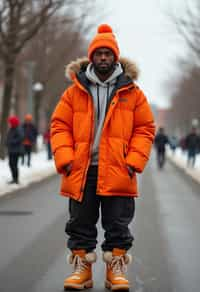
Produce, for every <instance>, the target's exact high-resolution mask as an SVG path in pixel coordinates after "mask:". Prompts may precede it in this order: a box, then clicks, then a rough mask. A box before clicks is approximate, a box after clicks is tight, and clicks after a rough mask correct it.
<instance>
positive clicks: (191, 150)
mask: <svg viewBox="0 0 200 292" xmlns="http://www.w3.org/2000/svg"><path fill="white" fill-rule="evenodd" d="M185 147H186V150H187V166H191V167H194V166H195V162H196V155H197V152H198V150H199V147H200V136H199V135H198V134H197V129H196V127H192V129H191V132H190V133H189V134H188V135H187V136H186V138H185Z"/></svg>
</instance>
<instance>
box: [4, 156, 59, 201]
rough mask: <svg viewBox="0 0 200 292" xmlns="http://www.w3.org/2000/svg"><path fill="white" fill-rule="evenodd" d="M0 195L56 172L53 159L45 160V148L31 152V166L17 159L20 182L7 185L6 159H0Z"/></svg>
mask: <svg viewBox="0 0 200 292" xmlns="http://www.w3.org/2000/svg"><path fill="white" fill-rule="evenodd" d="M0 173H1V175H0V197H1V196H3V195H5V194H7V193H10V192H13V191H16V190H19V189H23V188H25V187H27V186H28V185H30V184H31V183H33V182H37V181H41V180H42V179H44V178H46V177H48V176H51V175H53V174H55V173H56V170H55V166H54V162H53V159H52V160H47V154H46V151H45V150H42V151H40V152H39V153H33V154H32V161H31V167H27V166H24V165H21V159H19V181H20V183H19V184H18V185H17V184H13V185H9V184H7V182H8V181H9V180H11V175H10V170H9V166H8V161H7V159H6V160H0Z"/></svg>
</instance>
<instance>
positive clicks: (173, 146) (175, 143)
mask: <svg viewBox="0 0 200 292" xmlns="http://www.w3.org/2000/svg"><path fill="white" fill-rule="evenodd" d="M169 144H170V148H171V150H172V152H173V154H174V153H175V151H176V148H177V146H178V139H177V137H176V136H174V135H173V136H172V137H171V138H170V139H169Z"/></svg>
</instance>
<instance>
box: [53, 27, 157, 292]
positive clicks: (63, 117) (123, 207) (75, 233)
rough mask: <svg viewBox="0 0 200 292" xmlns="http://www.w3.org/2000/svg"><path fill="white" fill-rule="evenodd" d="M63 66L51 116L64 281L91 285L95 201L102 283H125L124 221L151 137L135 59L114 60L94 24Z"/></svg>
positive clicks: (112, 42)
mask: <svg viewBox="0 0 200 292" xmlns="http://www.w3.org/2000/svg"><path fill="white" fill-rule="evenodd" d="M67 74H68V75H69V76H70V78H71V79H72V81H73V84H72V86H70V87H69V88H68V89H67V90H66V91H65V92H64V94H63V95H62V97H61V100H60V101H59V103H58V105H57V107H56V109H55V111H54V113H53V116H52V122H51V144H52V151H53V153H54V158H55V164H56V167H57V170H58V172H59V173H61V174H62V175H63V177H62V184H61V194H62V195H64V196H67V197H70V201H69V213H70V218H69V220H68V222H67V224H66V233H67V235H68V236H69V238H68V242H67V246H68V248H69V249H70V250H71V255H70V257H69V262H70V263H71V264H73V265H74V272H73V273H72V275H71V276H69V277H68V278H66V279H65V282H64V288H65V289H69V288H75V289H84V288H88V287H92V285H93V282H92V263H94V262H95V261H96V254H95V252H94V250H95V248H96V244H97V240H96V238H97V229H96V223H97V221H98V218H99V209H100V210H101V216H102V226H103V228H104V230H105V240H104V242H103V244H102V250H103V260H104V261H105V263H106V281H105V284H106V287H108V288H110V289H112V290H117V289H128V288H129V282H128V280H127V279H126V278H125V275H124V271H125V267H126V265H127V264H128V263H129V262H130V256H129V255H128V254H127V251H128V249H130V247H131V246H132V242H133V236H132V235H131V233H130V230H129V229H128V225H129V223H130V222H131V220H132V219H133V216H134V210H135V201H134V197H136V196H138V192H137V184H136V173H137V172H138V173H140V172H142V171H143V169H144V166H145V164H146V162H147V160H148V158H149V154H150V149H151V146H152V142H153V138H154V130H155V127H154V123H153V116H152V113H151V110H150V107H149V105H148V103H147V100H146V98H145V96H144V94H143V93H142V91H141V90H140V89H139V88H138V86H136V85H135V83H134V81H133V80H134V79H136V77H137V69H136V66H135V65H134V64H132V63H131V62H130V61H128V60H127V59H120V60H119V48H118V44H117V41H116V39H115V36H114V35H113V33H112V29H111V27H110V26H108V25H101V26H100V27H99V28H98V33H97V35H96V36H95V37H94V39H93V40H92V42H91V43H90V45H89V48H88V58H87V59H86V58H84V59H79V60H77V62H72V63H71V64H70V65H69V66H68V67H67Z"/></svg>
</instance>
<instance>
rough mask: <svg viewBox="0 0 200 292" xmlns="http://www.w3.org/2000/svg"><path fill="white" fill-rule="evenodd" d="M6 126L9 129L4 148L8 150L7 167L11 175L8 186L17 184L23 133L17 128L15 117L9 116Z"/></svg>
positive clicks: (17, 122) (17, 123)
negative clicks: (7, 125)
mask: <svg viewBox="0 0 200 292" xmlns="http://www.w3.org/2000/svg"><path fill="white" fill-rule="evenodd" d="M8 124H9V126H10V128H9V130H8V133H7V139H6V146H7V150H8V161H9V167H10V171H11V175H12V180H11V181H9V182H8V184H18V183H19V169H18V159H19V156H20V154H21V151H22V140H23V133H22V130H21V128H20V127H19V124H20V122H19V119H18V117H17V116H10V117H9V118H8Z"/></svg>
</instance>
